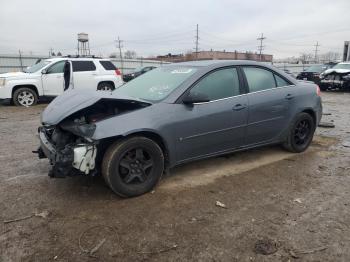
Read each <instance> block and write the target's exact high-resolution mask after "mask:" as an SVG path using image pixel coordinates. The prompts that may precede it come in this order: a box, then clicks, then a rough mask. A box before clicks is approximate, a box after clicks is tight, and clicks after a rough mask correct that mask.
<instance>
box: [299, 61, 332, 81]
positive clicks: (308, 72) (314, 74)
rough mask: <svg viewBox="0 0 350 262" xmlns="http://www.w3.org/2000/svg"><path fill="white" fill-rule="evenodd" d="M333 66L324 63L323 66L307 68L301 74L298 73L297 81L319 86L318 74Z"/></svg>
mask: <svg viewBox="0 0 350 262" xmlns="http://www.w3.org/2000/svg"><path fill="white" fill-rule="evenodd" d="M333 66H334V63H326V64H323V65H312V66H310V67H308V68H307V69H305V70H304V71H303V72H300V73H299V74H298V75H297V79H299V80H306V81H312V82H314V83H315V84H317V85H319V84H320V74H321V73H322V72H324V71H325V70H327V69H329V68H331V67H333Z"/></svg>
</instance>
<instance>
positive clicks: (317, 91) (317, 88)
mask: <svg viewBox="0 0 350 262" xmlns="http://www.w3.org/2000/svg"><path fill="white" fill-rule="evenodd" d="M316 94H317V96H321V90H320V87H319V86H318V85H316Z"/></svg>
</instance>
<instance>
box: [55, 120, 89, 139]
mask: <svg viewBox="0 0 350 262" xmlns="http://www.w3.org/2000/svg"><path fill="white" fill-rule="evenodd" d="M61 128H62V129H63V130H65V131H68V132H71V133H72V134H74V135H77V136H80V137H92V136H93V135H94V133H95V130H96V125H95V124H81V123H76V122H73V121H69V122H66V123H62V124H61Z"/></svg>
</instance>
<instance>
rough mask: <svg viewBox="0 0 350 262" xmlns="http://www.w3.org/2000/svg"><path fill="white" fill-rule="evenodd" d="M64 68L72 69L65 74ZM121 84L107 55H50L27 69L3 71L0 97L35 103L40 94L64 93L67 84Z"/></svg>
mask: <svg viewBox="0 0 350 262" xmlns="http://www.w3.org/2000/svg"><path fill="white" fill-rule="evenodd" d="M64 68H66V69H68V70H69V71H67V70H66V71H65V73H66V76H65V77H64V74H63V72H64ZM67 77H68V78H67ZM65 78H66V80H67V81H66V83H67V86H66V87H65V86H64V79H65ZM122 84H123V80H122V78H121V74H120V71H119V70H118V69H117V68H116V67H115V66H114V65H113V64H112V62H111V61H110V60H108V59H100V58H80V57H77V58H73V57H60V58H50V59H44V60H42V61H40V62H39V63H37V64H35V65H33V66H31V67H29V68H27V69H25V70H24V72H14V73H6V74H0V99H2V100H11V101H13V103H14V104H15V105H17V106H32V105H35V104H36V103H37V101H38V100H39V99H40V98H43V97H55V96H58V95H60V94H62V93H63V91H64V90H65V88H68V87H71V88H77V89H90V90H113V89H115V88H117V87H119V86H120V85H122Z"/></svg>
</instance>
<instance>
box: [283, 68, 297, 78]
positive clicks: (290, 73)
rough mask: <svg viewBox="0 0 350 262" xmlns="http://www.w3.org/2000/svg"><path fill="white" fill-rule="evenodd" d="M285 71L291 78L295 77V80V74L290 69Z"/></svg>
mask: <svg viewBox="0 0 350 262" xmlns="http://www.w3.org/2000/svg"><path fill="white" fill-rule="evenodd" d="M283 71H284V72H285V73H286V74H288V75H290V76H291V77H294V78H295V76H294V74H293V73H292V72H291V71H290V70H289V69H283Z"/></svg>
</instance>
